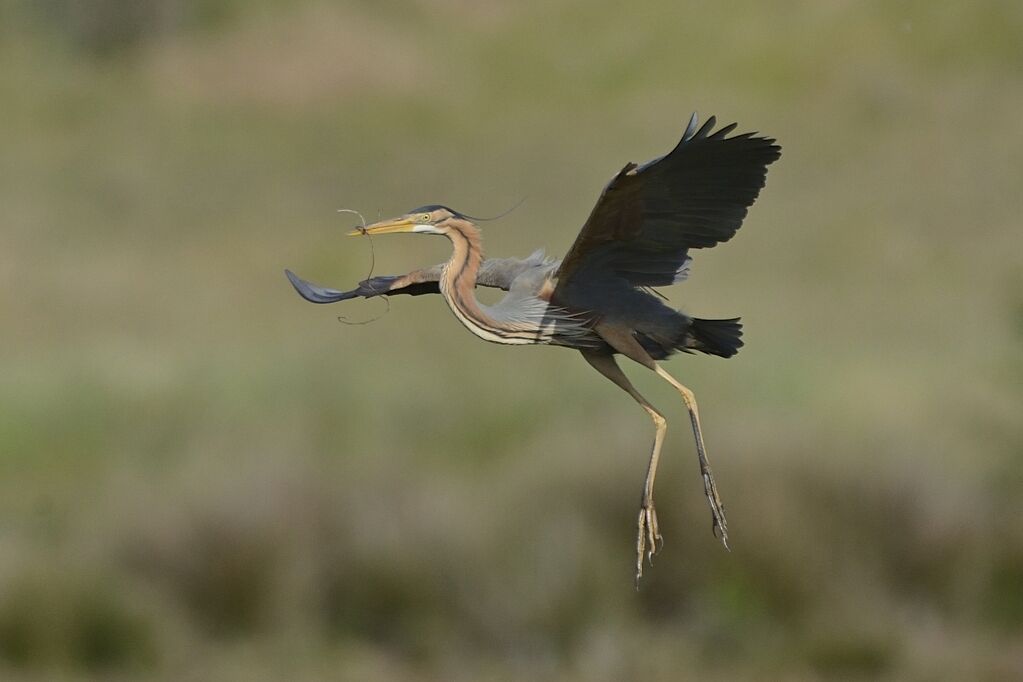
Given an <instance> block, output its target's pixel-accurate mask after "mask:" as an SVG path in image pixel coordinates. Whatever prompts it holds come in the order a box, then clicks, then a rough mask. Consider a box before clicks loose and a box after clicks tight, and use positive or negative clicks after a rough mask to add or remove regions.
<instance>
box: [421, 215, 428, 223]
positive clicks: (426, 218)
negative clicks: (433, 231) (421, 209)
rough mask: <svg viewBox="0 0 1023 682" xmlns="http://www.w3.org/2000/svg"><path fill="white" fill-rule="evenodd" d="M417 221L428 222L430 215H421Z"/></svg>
mask: <svg viewBox="0 0 1023 682" xmlns="http://www.w3.org/2000/svg"><path fill="white" fill-rule="evenodd" d="M419 220H421V221H422V222H424V223H428V222H430V214H429V213H424V214H423V215H421V216H419Z"/></svg>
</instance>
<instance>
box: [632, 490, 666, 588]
mask: <svg viewBox="0 0 1023 682" xmlns="http://www.w3.org/2000/svg"><path fill="white" fill-rule="evenodd" d="M636 526H637V533H636V589H637V590H638V589H639V579H640V578H642V577H643V556H644V555H646V560H647V561H648V562H649V563H650V565H651V566H653V565H654V555H655V554H657V552H659V551H660V549H661V547H662V546H663V545H664V538H663V537H662V536H661V531H660V527H659V526H658V524H657V510H655V509H654V505H653V502H650V503H644V504H643V506H641V507H640V509H639V520H638V521H637V523H636Z"/></svg>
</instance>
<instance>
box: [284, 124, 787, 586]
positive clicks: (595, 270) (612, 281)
mask: <svg viewBox="0 0 1023 682" xmlns="http://www.w3.org/2000/svg"><path fill="white" fill-rule="evenodd" d="M714 125H715V119H714V117H713V116H712V117H710V119H708V120H707V121H706V122H705V123H704V124H703V125H702V126H698V124H697V116H696V114H693V115H692V117H691V118H690V120H689V124H688V126H687V127H686V130H685V133H684V134H683V135H682V140H681V141H680V142H679V143H678V144H677V145H676V146H675V148H674V149H672V150H671V151H670V152H668V153H667V154H665V155H664V156H661V157H659V158H656V159H653V160H652V161H649V162H647V163H644V164H640V165H637V164H635V163H628V164H626V165H625V167H624V168H622V169H621V170H620V171H619V172H618V173H617V174H616V175H615V176H614V177H613V178H612V179H611V181H610V182H609V183H608V184H607V186H606V187H605V188H604V191H603V192H602V193H601V195H600V198H599V199H598V200H597V204H596V206H594V207H593V210H592V212H591V213H590V215H589V217H588V218H587V219H586V222H585V223H584V224H583V227H582V230H581V231H580V232H579V235H578V236H577V237H576V239H575V242H574V243H573V244H572V246H571V248H570V249H569V250H568V253H567V254H566V255H565V257H564V258H563V259H561V260H557V259H552V258H547V257H545V256H544V252H543V251H542V250H540V251H536V252H535V253H533V254H532V255H531V256H529V257H527V258H524V259H518V258H484V256H483V248H482V238H481V233H480V229H479V227H478V226H477V225H476V223H475V222H474V220H477V219H473V218H471V217H470V216H467V215H465V214H463V213H460V212H458V211H456V210H454V209H451V208H448V207H447V206H442V205H439V204H431V205H427V206H421V207H419V208H416V209H413V210H412V211H409V212H408V213H405V214H404V215H401V216H399V217H397V218H394V219H391V220H383V221H380V222H376V223H374V224H372V225H368V226H364V227H360V228H359V229H356V230H353V231H352V232H350V233H349V235H351V236H358V235H367V234H368V235H377V234H390V233H399V232H405V233H413V234H423V235H442V236H444V237H447V238H448V239H449V240H450V241H451V245H452V247H453V251H452V254H451V258H450V259H448V261H447V262H446V263H442V264H439V265H435V266H433V267H429V268H424V269H421V270H415V271H413V272H410V273H408V274H405V275H394V276H377V277H371V278H369V279H366V280H364V281H362V282H360V283H359V285H358V286H357V287H356V288H355V289H352V290H350V291H339V290H336V289H330V288H326V287H321V286H317V285H314V284H311V283H309V282H307V281H305V280H303V279H301V278H300V277H298V276H297V275H295V274H294V273H293V272H291V271H290V270H286V271H285V273H286V274H287V276H288V279H289V280H290V281H291V283H292V285H293V286H294V287H295V289H296V291H298V293H299V294H300V295H301V296H302V297H303V298H305V299H306V300H307V301H311V302H313V303H334V302H337V301H344V300H348V299H353V298H358V297H362V298H371V297H374V296H394V295H398V294H409V295H412V296H419V295H422V294H438V293H439V294H440V295H441V296H442V297H443V298H444V300H445V301H446V302H447V304H448V306H449V307H450V308H451V312H452V313H454V315H455V318H457V319H458V321H459V322H461V323H462V325H464V326H465V327H466V328H467V329H468V330H469V331H471V332H472V333H473V334H475V335H476V336H478V337H479V338H481V339H483V340H485V341H491V342H493V343H500V344H506V345H513V346H519V345H531V344H551V345H555V346H565V347H567V348H575V349H576V350H578V351H579V352H580V353H581V354H582V356H583V358H585V359H586V361H587V362H588V363H590V365H592V366H593V368H594V369H596V370H597V371H598V372H600V373H601V374H603V375H604V376H605V377H607V378H608V379H610V380H611V381H612V382H613V383H614V384H615V385H617V386H618V387H619V388H621V389H622V390H624V391H625V392H626V393H628V394H629V395H630V396H632V398H633V399H634V400H635V401H636V402H637V403H639V404H640V406H642V408H643V409H644V410H645V411H646V412H647V414H649V415H650V418H651V419H652V420H653V423H654V443H653V448H652V450H651V453H650V460H649V464H648V466H647V470H646V478H645V480H644V484H643V494H642V498H641V501H640V510H639V516H638V519H637V522H636V525H637V532H636V582H637V585H638V583H639V579H640V577H641V576H642V574H643V559H644V555H645V556H646V558H647V559H648V560H650V559H652V557H653V555H654V553H656V552H657V551H658V549H659V547H660V544H661V543H662V542H663V540H662V537H661V532H660V526H659V524H658V521H657V512H656V510H655V507H654V497H653V495H654V478H655V477H656V475H657V463H658V460H659V458H660V455H661V446H662V444H663V443H664V435H665V431H666V428H667V421H666V419H665V417H664V415H663V414H662V413H661V412H660V411H658V410H657V409H656V408H655V407H654V406H653V405H651V404H650V402H649V401H648V400H647V399H646V398H644V397H643V396H642V395H641V394H640V393H639V391H637V390H636V388H635V387H634V386H633V385H632V382H630V381H629V379H628V378H627V377H626V376H625V374H624V373H623V372H622V370H621V368H620V367H619V366H618V363H617V362H616V360H615V356H616V355H623V356H625V357H627V358H629V359H630V360H633V361H635V362H638V363H639V364H641V365H643V366H644V367H646V368H647V369H650V370H652V371H653V372H656V373H657V375H658V376H660V377H661V378H662V379H664V380H665V381H667V382H668V383H669V384H671V385H672V386H673V387H674V388H675V390H677V391H678V392H679V394H680V395H681V397H682V401H683V402H684V404H685V406H686V409H687V411H688V413H689V419H690V423H691V425H692V430H693V437H694V439H695V441H696V455H697V458H698V459H699V464H700V474H701V476H702V478H703V488H704V493H705V495H706V496H707V501H708V503H709V505H710V511H711V518H712V526H711V530H712V532H713V533H714V534H715V535H716V536H718V537H719V538H720V539H721V542H722V543H723V544H724V546H725V548H728V524H727V522H726V520H725V508H724V505H723V504H722V503H721V498H720V496H719V495H718V490H717V485H716V483H715V482H714V476H713V474H712V473H711V469H710V463H709V462H708V460H707V451H706V448H705V447H704V442H703V432H702V429H701V426H700V414H699V410H698V408H697V405H696V397H695V396H694V395H693V392H692V391H691V390H689V389H688V388H687V387H686V386H684V385H683V384H682V383H680V382H679V381H678V380H676V379H675V378H674V377H673V376H672V375H670V374H669V373H668V372H667V371H665V369H664V368H663V367H662V366H661V365H660V364H659V362H660V361H662V360H665V359H667V358H668V357H670V356H671V355H673V354H674V353H676V352H678V351H681V352H683V353H692V352H694V351H698V352H700V353H706V354H708V355H716V356H718V357H722V358H729V357H732V356H733V355H735V354H736V353H737V352H738V351H739V348H740V347H742V345H743V343H742V338H741V337H742V326H741V325H740V323H739V318H737V317H736V318H731V319H701V318H698V317H691V316H690V315H688V314H686V313H684V312H682V311H679V310H675V309H674V308H672V307H669V306H668V305H666V304H665V302H664V300H662V298H660V297H659V296H658V295H656V293H655V292H654V291H653V288H654V287H662V286H668V285H671V284H677V283H679V282H682V281H683V280H685V279H686V278H687V277H688V276H689V269H690V264H691V262H692V257H691V254H690V252H691V251H692V250H694V249H704V248H710V247H712V246H714V245H716V244H719V243H721V242H726V241H728V240H729V239H731V238H732V236H733V235H735V233H736V231H737V230H738V229H739V227H740V226H741V225H742V221H743V219H744V218H745V217H746V213H747V211H748V209H749V207H750V206H751V205H752V204H753V202H754V201H755V200H756V198H757V195H758V194H759V193H760V190H761V189H762V188H763V187H764V183H765V180H766V177H767V166H768V165H770V164H771V163H772V162H774V161H775V160H777V159H778V158H779V156H780V155H781V147H779V146H778V145H777V144H775V140H774V139H772V138H768V137H758V136H757V133H743V134H740V135H733V136H732V137H728V134H729V133H731V132H732V131H733V130H734V129H735V127H736V124H735V123H733V124H731V125H727V126H724V127H722V128H719V129H718V130H717V131H714ZM478 286H484V287H494V288H498V289H503V290H504V291H506V292H508V293H507V294H506V295H505V296H504V298H503V299H502V300H501V301H500V302H498V303H497V304H495V305H484V304H483V303H481V302H479V301H478V300H477V299H476V296H475V293H474V289H475V288H476V287H478Z"/></svg>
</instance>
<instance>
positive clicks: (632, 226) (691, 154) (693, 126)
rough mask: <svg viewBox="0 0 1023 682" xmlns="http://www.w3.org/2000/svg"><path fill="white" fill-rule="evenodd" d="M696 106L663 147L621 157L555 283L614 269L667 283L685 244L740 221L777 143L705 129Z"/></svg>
mask: <svg viewBox="0 0 1023 682" xmlns="http://www.w3.org/2000/svg"><path fill="white" fill-rule="evenodd" d="M714 123H715V119H714V117H713V116H711V117H710V118H709V119H707V122H706V123H704V124H703V126H702V127H700V128H699V129H697V119H696V114H693V116H692V118H690V120H689V125H688V126H687V128H686V131H685V133H684V134H683V136H682V140H681V141H680V142H679V143H678V145H677V146H676V147H675V148H674V149H673V150H671V151H670V152H669V153H668V154H666V155H664V156H662V157H660V158H657V159H654V160H653V161H649V162H647V163H645V164H643V165H641V166H637V165H636V164H634V163H629V164H627V165H626V166H625V167H624V168H623V169H622V170H621V171H620V172H619V173H618V175H616V176H615V177H614V178H613V179H612V180H611V182H610V183H608V185H607V187H605V188H604V191H603V193H602V194H601V195H600V199H598V201H597V205H596V206H594V208H593V211H592V213H590V217H589V218H588V219H587V220H586V224H585V225H583V228H582V230H581V231H580V233H579V236H578V237H576V240H575V243H574V244H573V245H572V248H571V249H569V251H568V254H567V255H566V256H565V258H564V260H563V261H562V263H561V267H560V268H559V269H558V273H557V276H558V281H559V283H558V288H559V289H560V288H561V287H562V286H563V285H565V284H566V283H567V282H569V281H570V280H571V279H572V278H573V276H575V275H577V273H580V272H583V271H591V272H604V273H606V272H612V273H615V274H617V275H618V276H620V277H623V278H625V279H626V280H628V281H629V282H630V283H631V284H632V285H633V286H665V285H668V284H672V283H674V282H677V281H680V280H681V279H683V278H684V277H685V273H686V271H687V269H688V264H689V258H688V250H689V249H694V248H696V249H700V248H708V247H711V246H714V245H715V244H718V243H720V242H724V241H728V240H729V239H731V238H732V236H733V235H734V234H735V233H736V231H737V230H738V229H739V226H740V225H742V221H743V219H744V218H745V217H746V212H747V210H748V209H749V207H750V206H751V205H752V204H753V201H754V200H755V199H756V198H757V195H758V194H759V193H760V190H761V188H762V187H763V186H764V181H765V179H766V177H767V166H768V165H769V164H771V163H772V162H773V161H775V160H776V159H777V158H778V157H779V156H781V147H779V146H778V145H776V144H775V143H774V140H773V139H771V138H767V137H754V136H755V135H756V133H744V134H742V135H735V136H734V137H726V135H727V134H728V133H730V132H731V131H732V130H734V129H735V126H736V124H734V123H733V124H731V125H727V126H725V127H723V128H721V129H720V130H718V131H717V132H714V133H711V130H712V129H713V128H714Z"/></svg>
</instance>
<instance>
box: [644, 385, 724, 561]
mask: <svg viewBox="0 0 1023 682" xmlns="http://www.w3.org/2000/svg"><path fill="white" fill-rule="evenodd" d="M653 369H654V371H655V372H657V374H658V376H660V377H662V378H663V379H664V380H665V381H667V382H668V383H669V384H671V385H672V386H674V387H675V389H676V390H677V391H678V392H679V393H681V394H682V400H683V402H685V404H686V409H687V410H689V421H690V422H692V425H693V437H694V438H695V439H696V456H697V457H699V459H700V474H702V475H703V491H704V493H705V494H706V495H707V502H708V503H709V504H710V513H711V515H712V516H713V526H711V530H712V531H714V534H715V535H717V534H718V533H720V537H721V542H722V543H723V544H724V546H725V549H729V547H728V522H727V521H726V520H725V506H724V505H723V504H721V497H720V496H719V495H718V487H717V485H716V484H715V483H714V474H712V473H711V471H710V462H709V461H707V451H706V449H705V448H704V445H703V433H702V430H701V429H700V411H699V409H698V408H697V407H696V396H695V395H693V392H692V391H690V390H689V389H688V388H686V387H685V386H683V385H682V384H680V383H679V382H678V381H677V380H676V379H675V377H673V376H671V375H670V374H668V372H667V371H665V370H664V368H663V367H661V366H660V365H655V366H654V368H653Z"/></svg>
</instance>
